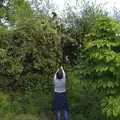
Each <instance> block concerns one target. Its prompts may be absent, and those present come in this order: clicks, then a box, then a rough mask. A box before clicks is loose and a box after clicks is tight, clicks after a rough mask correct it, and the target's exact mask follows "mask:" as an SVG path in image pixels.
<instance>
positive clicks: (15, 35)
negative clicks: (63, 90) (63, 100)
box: [0, 0, 120, 120]
mask: <svg viewBox="0 0 120 120" xmlns="http://www.w3.org/2000/svg"><path fill="white" fill-rule="evenodd" d="M37 2H38V1H32V2H31V3H29V2H28V1H25V0H3V1H1V2H0V119H2V120H21V119H22V120H38V119H41V120H47V119H50V117H51V119H52V116H53V113H52V112H51V103H52V92H53V88H52V87H53V86H52V80H53V75H54V72H55V71H56V68H57V67H59V66H60V65H61V64H62V59H63V61H64V64H63V65H64V68H65V71H66V74H67V81H68V82H67V90H68V99H69V104H70V117H71V119H72V120H79V119H81V120H115V119H117V120H119V118H120V105H119V103H120V94H119V90H120V82H119V79H120V72H119V71H120V53H119V52H120V23H119V21H118V20H116V19H114V18H112V17H108V15H107V14H106V12H104V11H102V9H101V7H99V6H98V5H95V4H89V3H87V2H86V3H84V5H83V9H82V10H81V11H80V12H79V14H78V13H75V12H74V11H72V9H68V10H67V11H66V16H64V17H63V18H62V20H61V21H60V19H58V18H57V16H54V17H50V15H49V14H48V11H50V10H49V7H48V8H47V7H46V8H45V9H43V10H42V8H43V6H44V5H43V4H42V3H43V2H42V0H41V3H37ZM46 2H47V1H46ZM37 4H38V5H40V4H41V7H40V8H39V7H38V6H37ZM48 4H49V3H48ZM32 5H33V6H32ZM46 5H47V3H46ZM31 6H32V7H31ZM35 7H37V8H35ZM79 7H80V6H78V8H79ZM66 55H67V56H68V57H69V59H70V61H69V62H65V56H66ZM62 57H63V58H62Z"/></svg>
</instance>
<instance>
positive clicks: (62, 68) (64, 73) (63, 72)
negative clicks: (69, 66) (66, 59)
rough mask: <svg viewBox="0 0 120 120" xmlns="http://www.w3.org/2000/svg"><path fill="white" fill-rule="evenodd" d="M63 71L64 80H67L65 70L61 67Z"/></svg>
mask: <svg viewBox="0 0 120 120" xmlns="http://www.w3.org/2000/svg"><path fill="white" fill-rule="evenodd" d="M61 70H62V72H63V79H66V77H65V71H64V69H63V67H62V66H61Z"/></svg>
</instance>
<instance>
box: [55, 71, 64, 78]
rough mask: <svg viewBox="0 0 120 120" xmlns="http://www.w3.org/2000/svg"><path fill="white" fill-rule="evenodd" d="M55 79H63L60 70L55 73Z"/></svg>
mask: <svg viewBox="0 0 120 120" xmlns="http://www.w3.org/2000/svg"><path fill="white" fill-rule="evenodd" d="M56 77H57V79H62V78H63V72H62V70H61V69H59V71H58V72H57V74H56Z"/></svg>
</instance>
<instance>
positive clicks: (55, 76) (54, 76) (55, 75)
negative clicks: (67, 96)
mask: <svg viewBox="0 0 120 120" xmlns="http://www.w3.org/2000/svg"><path fill="white" fill-rule="evenodd" d="M58 71H59V69H57V71H56V73H55V75H54V80H55V79H56V74H57V72H58Z"/></svg>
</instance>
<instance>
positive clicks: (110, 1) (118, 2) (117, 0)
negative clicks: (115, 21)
mask: <svg viewBox="0 0 120 120" xmlns="http://www.w3.org/2000/svg"><path fill="white" fill-rule="evenodd" d="M52 1H53V3H55V4H56V8H57V11H58V12H61V11H62V10H63V9H64V8H65V3H67V2H68V1H69V3H70V4H71V5H73V6H76V0H52ZM78 1H79V0H78ZM90 1H93V0H90ZM94 1H95V0H94ZM96 1H97V3H101V4H103V5H104V9H105V10H107V11H108V12H110V13H112V11H113V7H116V8H117V9H119V10H120V0H96Z"/></svg>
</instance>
